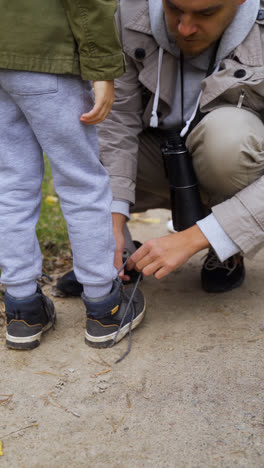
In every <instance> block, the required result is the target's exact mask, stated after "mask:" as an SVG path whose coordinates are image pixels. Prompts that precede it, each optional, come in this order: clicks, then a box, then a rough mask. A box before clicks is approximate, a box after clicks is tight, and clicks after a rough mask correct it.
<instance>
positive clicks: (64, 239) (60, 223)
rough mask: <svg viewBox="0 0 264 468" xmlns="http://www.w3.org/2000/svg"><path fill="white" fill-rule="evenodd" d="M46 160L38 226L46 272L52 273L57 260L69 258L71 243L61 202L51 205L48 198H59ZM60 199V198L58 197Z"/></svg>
mask: <svg viewBox="0 0 264 468" xmlns="http://www.w3.org/2000/svg"><path fill="white" fill-rule="evenodd" d="M44 159H45V174H44V179H43V183H42V203H41V213H40V218H39V222H38V224H37V236H38V239H39V244H40V248H41V251H42V254H43V262H44V267H45V270H46V271H47V270H48V271H50V270H51V269H52V268H53V266H54V262H55V260H56V258H58V257H60V258H63V257H67V258H68V257H69V256H70V255H71V252H70V243H69V238H68V233H67V226H66V222H65V220H64V218H63V215H62V212H61V208H60V203H59V200H58V201H55V202H54V203H51V204H50V203H49V202H48V200H47V197H48V196H51V197H57V195H56V193H55V190H54V187H53V182H52V173H51V168H50V164H49V161H48V158H47V157H46V156H44ZM57 198H58V197H57Z"/></svg>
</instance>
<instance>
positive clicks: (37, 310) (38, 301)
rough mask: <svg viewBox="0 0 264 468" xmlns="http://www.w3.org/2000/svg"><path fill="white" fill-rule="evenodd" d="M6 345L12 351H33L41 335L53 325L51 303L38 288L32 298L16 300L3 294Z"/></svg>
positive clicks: (53, 310) (54, 317) (53, 315)
mask: <svg viewBox="0 0 264 468" xmlns="http://www.w3.org/2000/svg"><path fill="white" fill-rule="evenodd" d="M5 308H6V322H7V326H6V328H7V330H6V345H7V347H8V348H13V349H33V348H36V347H37V346H39V344H40V339H41V335H42V333H44V332H46V331H47V330H49V329H50V328H51V327H52V326H53V325H54V323H55V320H56V313H55V309H54V304H53V302H52V301H51V300H50V299H49V298H48V297H47V296H45V295H44V294H43V292H42V291H41V288H40V287H39V286H38V287H37V291H36V293H35V294H33V296H29V297H26V298H23V299H16V298H15V297H13V296H11V295H10V294H8V293H5Z"/></svg>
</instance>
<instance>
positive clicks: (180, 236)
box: [129, 225, 210, 279]
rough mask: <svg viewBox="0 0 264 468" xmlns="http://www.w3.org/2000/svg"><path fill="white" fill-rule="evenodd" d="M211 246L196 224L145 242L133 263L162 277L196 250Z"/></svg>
mask: <svg viewBox="0 0 264 468" xmlns="http://www.w3.org/2000/svg"><path fill="white" fill-rule="evenodd" d="M209 246H210V244H209V242H208V240H207V238H206V237H205V236H204V234H203V233H202V231H201V230H200V229H199V227H198V226H197V225H195V226H192V227H191V228H189V229H186V230H185V231H182V232H177V233H175V234H169V235H168V236H164V237H160V238H158V239H151V240H149V241H147V242H145V243H144V244H143V245H142V247H140V248H139V249H138V250H137V251H136V252H134V253H133V255H132V256H131V263H132V262H133V265H132V267H134V268H136V270H138V271H142V273H143V274H144V275H145V276H150V275H154V276H155V278H156V279H161V278H164V276H167V275H168V274H169V273H171V272H172V271H174V270H177V268H179V267H180V266H181V265H183V264H184V263H186V262H187V260H189V258H190V257H192V256H193V255H194V254H195V253H196V252H199V251H200V250H203V249H205V248H207V247H209ZM131 263H130V266H129V267H130V268H131Z"/></svg>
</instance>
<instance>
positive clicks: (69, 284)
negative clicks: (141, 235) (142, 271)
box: [56, 241, 142, 296]
mask: <svg viewBox="0 0 264 468" xmlns="http://www.w3.org/2000/svg"><path fill="white" fill-rule="evenodd" d="M133 242H134V244H135V247H136V249H139V247H141V245H142V244H141V242H139V241H133ZM130 255H131V252H129V250H128V249H124V251H123V262H125V260H126V259H127V257H130ZM125 274H127V275H128V276H130V280H129V281H124V284H131V283H135V282H136V280H137V278H138V271H136V270H130V271H128V270H126V269H125ZM56 288H57V289H59V291H61V292H62V293H63V294H66V296H81V295H82V292H83V285H82V284H81V283H79V281H77V278H76V276H75V273H74V271H73V270H71V271H69V272H68V273H65V275H63V276H62V277H61V278H59V279H58V281H57V284H56Z"/></svg>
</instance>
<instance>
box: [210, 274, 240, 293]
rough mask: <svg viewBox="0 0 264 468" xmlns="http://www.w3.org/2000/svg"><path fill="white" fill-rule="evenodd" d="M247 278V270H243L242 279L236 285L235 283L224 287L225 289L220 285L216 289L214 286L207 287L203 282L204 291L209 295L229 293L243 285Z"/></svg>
mask: <svg viewBox="0 0 264 468" xmlns="http://www.w3.org/2000/svg"><path fill="white" fill-rule="evenodd" d="M245 277H246V272H245V270H243V272H242V274H241V276H240V278H239V279H238V280H237V281H236V282H235V283H233V284H232V285H228V286H223V287H221V286H220V285H219V284H218V285H217V286H215V287H214V286H212V285H206V284H204V283H203V281H202V289H203V290H204V291H205V292H207V293H209V294H210V293H215V294H216V293H225V292H229V291H232V290H233V289H236V288H239V287H240V286H241V284H243V282H244V280H245Z"/></svg>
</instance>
